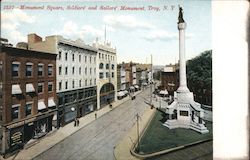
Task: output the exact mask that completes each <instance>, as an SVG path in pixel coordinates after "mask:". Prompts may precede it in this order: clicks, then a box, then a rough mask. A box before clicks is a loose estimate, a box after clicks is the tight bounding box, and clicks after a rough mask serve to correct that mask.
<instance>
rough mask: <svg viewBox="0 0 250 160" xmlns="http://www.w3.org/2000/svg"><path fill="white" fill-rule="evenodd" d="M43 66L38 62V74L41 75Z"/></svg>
mask: <svg viewBox="0 0 250 160" xmlns="http://www.w3.org/2000/svg"><path fill="white" fill-rule="evenodd" d="M43 67H44V65H43V64H42V63H39V64H38V76H43Z"/></svg>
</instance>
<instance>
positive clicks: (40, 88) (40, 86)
mask: <svg viewBox="0 0 250 160" xmlns="http://www.w3.org/2000/svg"><path fill="white" fill-rule="evenodd" d="M37 93H43V83H38V85H37Z"/></svg>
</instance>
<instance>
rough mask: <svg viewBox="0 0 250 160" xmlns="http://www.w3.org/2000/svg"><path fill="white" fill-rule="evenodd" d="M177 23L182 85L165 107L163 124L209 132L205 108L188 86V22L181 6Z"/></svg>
mask: <svg viewBox="0 0 250 160" xmlns="http://www.w3.org/2000/svg"><path fill="white" fill-rule="evenodd" d="M177 25H178V30H179V60H180V70H179V75H180V85H179V88H178V89H177V91H176V92H175V93H174V101H173V102H172V103H171V104H170V105H168V106H167V107H166V108H165V109H166V110H165V112H166V113H167V114H168V117H167V119H168V120H167V121H166V122H165V123H164V124H163V125H164V126H166V127H168V128H169V129H174V128H190V129H193V130H195V131H197V132H199V133H208V132H209V131H208V129H207V128H206V126H205V122H204V121H203V120H202V118H203V117H204V110H203V109H202V108H201V105H200V104H199V103H197V102H195V101H194V96H193V93H192V92H190V91H189V89H188V87H187V78H186V58H185V29H186V23H185V21H184V19H183V9H182V8H181V7H179V17H178V23H177Z"/></svg>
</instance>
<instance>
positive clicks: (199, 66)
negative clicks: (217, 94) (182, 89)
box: [187, 50, 212, 105]
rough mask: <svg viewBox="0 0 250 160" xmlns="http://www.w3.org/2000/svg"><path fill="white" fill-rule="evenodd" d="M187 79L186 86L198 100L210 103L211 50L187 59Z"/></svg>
mask: <svg viewBox="0 0 250 160" xmlns="http://www.w3.org/2000/svg"><path fill="white" fill-rule="evenodd" d="M187 81H188V88H189V89H190V90H191V91H192V92H193V93H194V94H195V95H196V96H195V98H196V100H197V101H198V102H200V103H203V104H204V103H205V104H208V105H211V104H212V102H211V101H212V100H211V98H212V50H207V51H204V52H202V53H201V54H200V55H199V56H197V57H195V58H193V59H191V60H189V61H187ZM207 96H210V97H207ZM206 98H208V99H210V100H209V101H207V100H206Z"/></svg>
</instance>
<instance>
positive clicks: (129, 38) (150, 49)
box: [1, 0, 212, 65]
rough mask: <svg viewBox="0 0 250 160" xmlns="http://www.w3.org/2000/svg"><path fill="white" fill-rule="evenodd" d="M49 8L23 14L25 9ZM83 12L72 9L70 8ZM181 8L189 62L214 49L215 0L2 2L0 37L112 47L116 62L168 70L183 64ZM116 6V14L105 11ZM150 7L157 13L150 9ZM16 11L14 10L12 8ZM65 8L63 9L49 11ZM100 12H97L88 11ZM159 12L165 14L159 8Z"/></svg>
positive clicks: (26, 11)
mask: <svg viewBox="0 0 250 160" xmlns="http://www.w3.org/2000/svg"><path fill="white" fill-rule="evenodd" d="M22 5H24V6H29V7H42V6H43V7H44V8H43V9H20V6H22ZM74 5H75V6H79V7H84V6H85V9H84V10H69V9H67V6H74ZM178 5H181V6H182V7H183V10H184V20H185V22H186V23H187V28H186V57H187V59H191V58H193V57H195V56H197V55H199V54H200V53H201V52H203V51H205V50H209V49H211V48H212V47H211V45H212V44H211V1H209V0H206V1H198V0H190V1H185V0H179V1H176V0H147V1H146V0H144V1H143V0H137V1H132V0H129V1H107V0H106V1H105V0H103V1H79V0H78V1H67V2H62V1H60V2H46V1H36V2H34V1H33V2H27V1H21V2H20V1H19V2H16V1H10V0H5V1H2V5H1V16H2V18H1V37H2V38H7V39H8V40H9V42H10V43H12V44H14V45H16V43H17V42H20V41H24V42H26V41H27V35H28V34H30V33H36V34H38V35H39V36H41V37H42V38H44V37H46V36H50V35H62V36H63V37H64V38H68V39H72V40H76V39H82V40H83V41H84V42H85V43H86V44H90V45H91V44H92V43H93V42H94V41H95V40H96V37H98V39H99V41H102V42H103V41H104V40H105V38H104V37H105V28H106V41H108V42H111V45H112V46H113V47H115V48H116V49H117V61H118V63H121V62H123V61H124V62H130V61H133V62H138V63H150V55H151V54H152V56H153V64H154V65H166V64H169V63H172V64H173V63H175V62H178V59H179V57H178V55H179V54H178V53H179V51H178V29H177V20H178V12H179V9H178ZM101 6H104V7H107V6H109V7H117V8H116V10H101V9H100V8H101ZM120 6H127V7H139V8H140V7H144V10H143V11H131V10H126V11H124V10H120ZM149 6H153V8H154V9H152V10H150V7H149ZM12 7H13V8H14V9H13V8H12ZM50 7H53V8H55V7H59V8H60V7H61V8H63V9H64V10H50V9H49V8H50ZM88 7H97V10H88ZM156 8H159V9H160V10H158V9H156Z"/></svg>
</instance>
